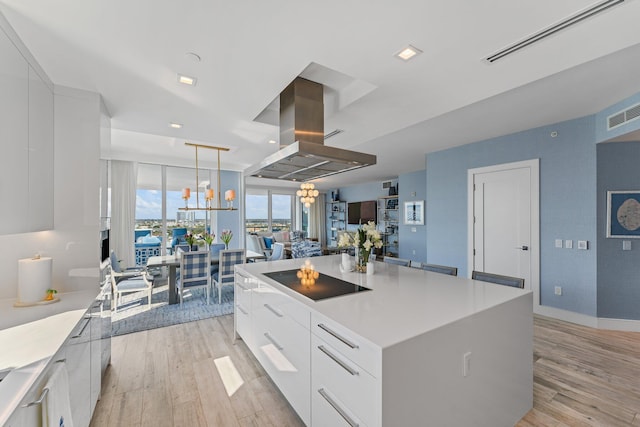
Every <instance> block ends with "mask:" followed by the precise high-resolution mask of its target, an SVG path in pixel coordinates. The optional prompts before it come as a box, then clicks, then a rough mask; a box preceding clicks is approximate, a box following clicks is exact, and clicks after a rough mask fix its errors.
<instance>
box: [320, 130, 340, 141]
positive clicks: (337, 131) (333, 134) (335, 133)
mask: <svg viewBox="0 0 640 427" xmlns="http://www.w3.org/2000/svg"><path fill="white" fill-rule="evenodd" d="M342 132H344V131H343V130H342V129H336V130H334V131H331V132H329V133H328V134H326V135H325V136H324V140H325V141H326V140H327V139H329V138H331V137H334V136H336V135H338V134H339V133H342Z"/></svg>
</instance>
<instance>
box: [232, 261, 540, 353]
mask: <svg viewBox="0 0 640 427" xmlns="http://www.w3.org/2000/svg"><path fill="white" fill-rule="evenodd" d="M310 260H311V262H312V264H313V265H314V267H315V269H316V270H317V271H319V272H321V273H324V274H327V275H330V276H333V277H336V278H339V279H342V280H345V281H347V282H351V283H355V284H358V285H360V286H364V287H367V288H369V289H372V291H367V292H359V293H356V294H349V295H343V296H339V297H334V298H327V299H324V300H320V301H313V300H311V299H309V298H307V297H305V296H303V295H300V294H298V293H297V292H295V291H293V290H291V289H289V288H287V287H286V286H283V285H281V284H279V283H278V282H275V281H274V280H272V279H270V278H268V277H266V276H263V275H261V274H260V273H265V272H269V271H282V270H291V269H293V268H300V267H301V266H302V264H303V263H304V260H303V259H292V260H282V261H275V262H258V263H250V264H244V265H243V266H242V267H241V268H242V269H243V270H244V271H246V272H247V273H249V274H251V275H257V276H256V278H258V279H261V280H263V281H265V282H266V283H268V284H270V285H273V286H274V287H276V289H279V290H282V292H284V293H286V294H287V295H290V296H292V297H293V298H295V299H296V300H298V301H300V302H302V303H304V304H306V305H307V306H309V307H310V308H312V309H313V310H315V311H317V312H318V313H320V314H323V315H325V316H327V317H329V318H330V319H333V320H335V321H336V322H338V323H340V324H341V325H343V326H345V327H347V328H349V329H350V330H351V331H353V332H355V333H356V334H358V335H360V336H361V337H363V338H364V339H367V340H368V341H370V342H371V343H373V344H374V345H376V346H379V347H381V348H383V349H384V348H387V347H390V346H392V345H394V344H396V343H399V342H402V341H405V340H407V339H410V338H413V337H416V336H418V335H421V334H424V333H426V332H428V331H432V330H434V329H437V328H439V327H442V326H444V325H447V324H450V323H452V322H456V321H458V320H461V319H463V318H465V317H469V316H471V315H473V314H475V313H478V312H481V311H483V310H487V309H489V308H491V307H495V306H497V305H499V304H502V303H504V302H506V301H509V300H512V299H514V298H518V297H523V296H525V295H527V294H530V293H531V291H528V290H522V289H518V288H512V287H508V286H502V285H496V284H492V283H486V282H481V281H476V280H471V279H467V278H463V277H454V276H448V275H445V274H439V273H433V272H429V271H424V270H421V269H417V268H408V267H400V266H397V265H394V264H387V263H383V262H376V263H375V274H373V275H366V274H363V273H357V272H342V271H341V269H340V262H341V257H340V255H330V256H323V257H313V258H310Z"/></svg>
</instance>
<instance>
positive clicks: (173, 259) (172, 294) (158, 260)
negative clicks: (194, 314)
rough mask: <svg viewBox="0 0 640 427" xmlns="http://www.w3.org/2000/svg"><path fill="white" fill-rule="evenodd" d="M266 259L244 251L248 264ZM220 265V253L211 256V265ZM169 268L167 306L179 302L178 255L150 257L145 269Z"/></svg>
mask: <svg viewBox="0 0 640 427" xmlns="http://www.w3.org/2000/svg"><path fill="white" fill-rule="evenodd" d="M260 259H266V257H265V255H264V254H261V253H258V252H255V251H251V250H248V249H247V251H246V260H247V261H249V262H252V261H257V260H260ZM219 263H220V253H216V254H211V265H218V264H219ZM157 267H169V274H168V276H167V282H168V285H169V304H177V303H178V302H179V300H178V296H177V294H176V273H177V270H178V267H180V255H175V254H174V255H158V256H151V257H149V258H148V259H147V268H157Z"/></svg>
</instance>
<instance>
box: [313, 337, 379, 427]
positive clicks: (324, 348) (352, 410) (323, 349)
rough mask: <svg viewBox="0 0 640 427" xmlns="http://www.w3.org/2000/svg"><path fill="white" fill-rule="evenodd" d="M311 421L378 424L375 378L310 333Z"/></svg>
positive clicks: (321, 423) (320, 422) (323, 423)
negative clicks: (338, 418) (337, 420)
mask: <svg viewBox="0 0 640 427" xmlns="http://www.w3.org/2000/svg"><path fill="white" fill-rule="evenodd" d="M311 366H312V367H313V369H312V370H311V414H312V421H311V424H312V425H314V426H326V425H340V424H335V423H334V422H333V421H332V420H334V419H335V416H336V415H338V416H339V417H340V418H342V419H343V423H345V422H346V423H347V424H346V425H352V426H355V425H359V426H376V425H379V418H380V414H379V412H378V408H379V407H380V405H379V404H378V402H379V400H378V399H377V396H378V395H379V389H380V386H379V381H378V380H377V379H376V378H374V377H373V376H372V375H371V374H369V373H368V372H367V371H365V370H364V368H363V367H362V366H359V365H357V364H356V363H354V362H353V360H351V359H349V358H348V357H346V356H345V355H344V354H342V353H340V352H339V351H338V350H337V349H336V348H334V347H332V346H331V345H330V344H328V343H327V342H326V341H323V340H322V339H320V338H318V337H317V336H316V335H315V334H312V336H311Z"/></svg>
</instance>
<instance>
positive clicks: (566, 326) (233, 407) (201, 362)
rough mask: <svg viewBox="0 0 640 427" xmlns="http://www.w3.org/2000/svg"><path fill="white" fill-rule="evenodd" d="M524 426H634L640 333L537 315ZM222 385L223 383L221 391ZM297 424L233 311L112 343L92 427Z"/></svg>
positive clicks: (639, 426) (639, 413)
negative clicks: (530, 404) (236, 332)
mask: <svg viewBox="0 0 640 427" xmlns="http://www.w3.org/2000/svg"><path fill="white" fill-rule="evenodd" d="M533 360H534V408H533V410H531V411H530V412H529V413H528V414H527V415H526V416H525V417H524V418H523V419H522V420H521V421H520V422H519V423H518V424H517V426H518V427H529V426H555V427H562V426H636V427H640V333H633V332H614V331H603V330H595V329H591V328H586V327H581V326H577V325H574V324H571V323H566V322H561V321H558V320H553V319H548V318H544V317H538V316H536V317H535V319H534V355H533ZM225 384H226V387H227V388H225ZM143 425H149V426H188V427H192V426H216V427H226V426H242V427H244V426H302V425H303V423H302V422H301V421H300V419H299V418H298V417H297V415H296V414H295V412H294V411H293V410H292V409H291V407H290V406H289V405H288V404H287V402H286V401H285V399H284V397H283V396H282V395H281V394H280V392H279V391H278V390H277V388H276V387H275V386H274V385H273V383H272V382H271V381H270V380H269V379H268V377H267V376H266V374H265V372H264V370H262V368H261V367H260V366H259V365H258V363H257V362H256V360H255V358H254V357H253V356H252V355H251V354H250V352H249V350H248V349H247V347H246V345H244V343H243V342H242V341H241V340H238V341H237V342H236V343H235V344H233V317H232V315H229V316H222V317H217V318H212V319H207V320H201V321H199V322H193V323H186V324H182V325H176V326H170V327H167V328H161V329H154V330H151V331H145V332H138V333H135V334H129V335H124V336H120V337H115V338H113V340H112V366H111V367H110V368H109V369H108V370H107V374H106V376H105V379H104V384H103V387H102V398H101V400H100V401H99V402H98V405H97V407H96V411H95V414H94V417H93V420H92V423H91V426H93V427H98V426H143Z"/></svg>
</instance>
